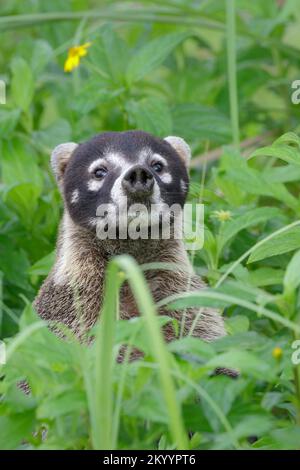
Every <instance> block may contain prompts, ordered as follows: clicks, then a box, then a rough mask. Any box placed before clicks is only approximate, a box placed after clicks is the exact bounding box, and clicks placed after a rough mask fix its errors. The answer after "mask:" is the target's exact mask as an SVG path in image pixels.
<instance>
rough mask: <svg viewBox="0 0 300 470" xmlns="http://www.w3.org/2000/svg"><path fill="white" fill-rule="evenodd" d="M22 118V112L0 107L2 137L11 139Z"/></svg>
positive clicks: (0, 133)
mask: <svg viewBox="0 0 300 470" xmlns="http://www.w3.org/2000/svg"><path fill="white" fill-rule="evenodd" d="M19 117H20V110H18V109H14V110H9V109H6V108H4V107H0V135H1V136H5V137H9V136H10V134H11V133H12V131H13V130H14V129H15V127H16V125H17V123H18V120H19Z"/></svg>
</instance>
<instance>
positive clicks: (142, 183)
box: [122, 165, 154, 196]
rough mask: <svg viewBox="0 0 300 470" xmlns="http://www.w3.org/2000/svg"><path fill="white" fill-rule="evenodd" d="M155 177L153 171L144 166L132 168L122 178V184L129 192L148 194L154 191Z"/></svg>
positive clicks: (138, 194)
mask: <svg viewBox="0 0 300 470" xmlns="http://www.w3.org/2000/svg"><path fill="white" fill-rule="evenodd" d="M153 185H154V179H153V175H152V173H151V172H150V171H149V170H148V169H147V168H145V167H144V166H141V165H137V166H135V167H133V168H130V169H129V170H128V171H127V173H126V174H125V176H124V178H123V180H122V186H123V188H124V189H125V191H126V192H127V193H128V194H132V195H137V196H148V195H150V194H151V193H152V189H153Z"/></svg>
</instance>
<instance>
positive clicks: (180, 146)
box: [164, 135, 191, 163]
mask: <svg viewBox="0 0 300 470" xmlns="http://www.w3.org/2000/svg"><path fill="white" fill-rule="evenodd" d="M164 140H166V141H167V142H169V144H170V145H172V147H174V149H175V150H176V151H177V152H178V153H179V155H180V156H181V157H182V158H183V159H184V160H186V162H187V163H189V161H190V159H191V149H190V147H189V145H188V144H187V143H186V141H185V140H184V139H182V138H181V137H177V136H175V135H169V136H168V137H165V139H164Z"/></svg>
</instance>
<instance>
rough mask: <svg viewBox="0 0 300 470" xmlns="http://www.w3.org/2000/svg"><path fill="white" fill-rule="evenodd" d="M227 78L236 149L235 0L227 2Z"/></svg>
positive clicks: (237, 125)
mask: <svg viewBox="0 0 300 470" xmlns="http://www.w3.org/2000/svg"><path fill="white" fill-rule="evenodd" d="M226 39H227V77H228V92H229V101H230V118H231V131H232V140H233V144H234V146H235V147H236V148H239V144H240V135H239V134H240V131H239V107H238V95H237V73H236V31H235V0H226Z"/></svg>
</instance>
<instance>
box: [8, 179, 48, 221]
mask: <svg viewBox="0 0 300 470" xmlns="http://www.w3.org/2000/svg"><path fill="white" fill-rule="evenodd" d="M40 193H41V190H40V188H39V187H38V186H36V185H35V184H32V183H21V184H17V185H15V186H13V187H12V188H11V189H9V191H7V193H6V195H5V202H6V204H7V205H8V206H9V207H10V208H12V209H13V210H15V211H16V212H17V214H18V215H19V217H20V219H21V220H22V221H23V223H24V225H25V226H26V227H28V226H30V224H31V221H32V219H33V217H34V213H35V210H36V208H37V203H38V198H39V196H40Z"/></svg>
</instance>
